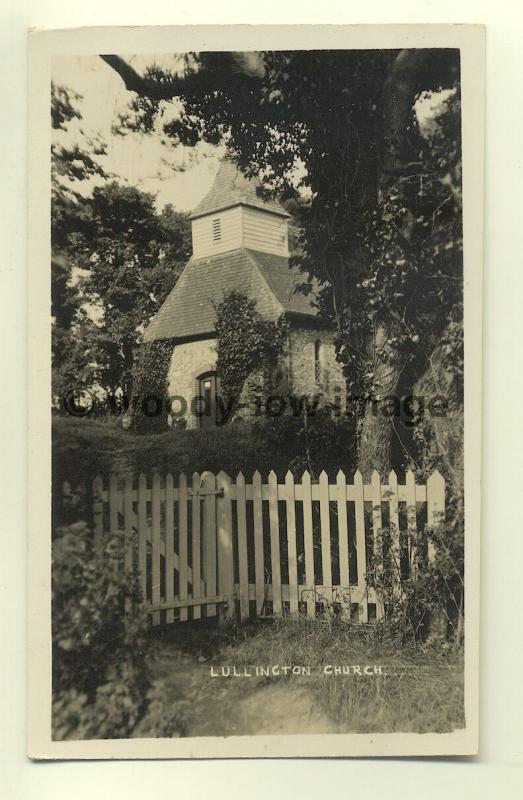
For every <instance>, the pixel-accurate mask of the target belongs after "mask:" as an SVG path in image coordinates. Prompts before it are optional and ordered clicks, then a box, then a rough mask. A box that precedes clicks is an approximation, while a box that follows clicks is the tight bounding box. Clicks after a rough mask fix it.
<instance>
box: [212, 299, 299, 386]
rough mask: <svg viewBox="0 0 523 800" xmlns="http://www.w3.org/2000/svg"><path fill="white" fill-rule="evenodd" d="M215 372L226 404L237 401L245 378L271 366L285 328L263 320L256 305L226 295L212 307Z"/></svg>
mask: <svg viewBox="0 0 523 800" xmlns="http://www.w3.org/2000/svg"><path fill="white" fill-rule="evenodd" d="M216 335H217V356H218V358H217V371H218V374H219V376H220V383H221V390H222V392H223V396H224V398H225V400H226V401H228V400H235V401H238V400H239V398H240V395H241V392H242V389H243V385H244V383H245V381H246V379H247V377H248V376H249V375H250V374H251V373H252V372H253V371H254V370H255V369H256V368H258V367H261V366H263V365H267V364H270V363H274V362H275V360H276V357H277V355H278V354H279V353H280V352H281V350H282V347H283V342H284V335H285V325H284V323H283V322H282V321H281V320H279V321H278V322H270V321H268V320H264V319H263V318H262V317H261V316H260V314H259V313H258V311H257V310H256V301H255V300H249V298H248V297H247V296H246V295H245V294H242V293H241V292H235V291H232V292H229V293H228V294H226V295H225V297H224V299H223V300H222V301H221V303H219V304H218V305H217V307H216Z"/></svg>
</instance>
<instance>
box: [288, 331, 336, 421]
mask: <svg viewBox="0 0 523 800" xmlns="http://www.w3.org/2000/svg"><path fill="white" fill-rule="evenodd" d="M333 339H334V333H333V331H332V330H311V329H310V328H293V329H291V331H290V333H289V352H288V356H287V357H288V362H289V363H288V370H289V383H290V385H291V387H292V392H293V394H295V395H298V396H300V395H306V396H308V397H314V396H317V395H319V396H321V398H322V402H336V403H339V404H341V405H342V406H343V405H344V403H343V398H344V396H345V388H344V387H345V378H344V376H343V372H342V368H341V365H340V364H339V363H338V361H337V360H336V351H335V348H334V341H333ZM316 342H319V343H320V348H319V380H318V381H317V380H316V374H315V357H314V354H315V344H316Z"/></svg>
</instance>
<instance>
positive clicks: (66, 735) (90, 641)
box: [52, 522, 176, 739]
mask: <svg viewBox="0 0 523 800" xmlns="http://www.w3.org/2000/svg"><path fill="white" fill-rule="evenodd" d="M121 553H122V542H121V540H120V538H119V537H112V538H110V539H109V540H107V542H106V543H104V545H103V547H102V548H100V550H98V549H96V548H95V547H94V545H93V538H92V535H91V532H90V530H89V529H88V527H87V526H86V525H85V523H83V522H78V523H76V524H74V525H70V526H68V527H64V528H60V529H58V530H57V531H56V536H55V538H54V541H53V566H52V644H53V737H54V738H55V739H84V738H127V737H129V736H130V735H131V734H132V732H133V730H134V728H135V727H136V725H137V724H138V723H139V722H140V720H142V719H143V718H144V716H146V715H147V714H149V712H150V708H149V705H150V702H149V699H150V696H151V692H152V690H153V686H152V680H151V676H150V672H149V667H148V657H149V644H148V638H147V633H146V623H147V621H146V616H145V613H144V611H143V610H142V607H141V596H140V590H139V586H138V581H137V576H136V574H134V573H128V572H125V571H124V569H123V564H122V559H121ZM153 694H154V692H153ZM148 695H149V696H148ZM153 710H154V709H153ZM156 713H157V715H158V722H159V724H158V725H157V726H156V727H155V724H154V719H152V720H150V722H149V727H150V729H152V730H155V732H154V733H153V734H151V735H156V736H170V735H172V734H173V733H175V732H176V727H175V721H174V719H173V718H172V716H170V715H165V714H164V713H163V711H162V715H160V714H159V713H158V710H157V711H156Z"/></svg>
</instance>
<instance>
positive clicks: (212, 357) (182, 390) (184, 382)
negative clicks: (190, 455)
mask: <svg viewBox="0 0 523 800" xmlns="http://www.w3.org/2000/svg"><path fill="white" fill-rule="evenodd" d="M215 369H216V339H202V340H200V341H197V342H186V343H185V344H177V345H176V346H175V348H174V351H173V354H172V358H171V364H170V367H169V372H168V374H167V387H168V393H169V396H170V397H171V398H173V397H180V398H183V399H184V400H185V405H186V409H185V413H184V414H183V415H182V414H178V413H177V412H178V411H179V410H181V408H182V405H183V404H182V401H181V400H180V401H178V400H177V401H175V402H173V411H174V412H176V413H175V415H174V418H178V419H179V418H180V417H181V416H183V417H184V418H185V419H186V421H187V427H188V428H196V427H198V418H197V417H196V416H195V415H194V414H193V413H192V412H191V403H192V402H193V401H194V398H195V397H197V396H198V394H199V387H198V380H197V379H198V377H199V376H200V375H202V374H203V373H205V372H212V371H213V370H215Z"/></svg>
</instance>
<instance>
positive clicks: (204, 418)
mask: <svg viewBox="0 0 523 800" xmlns="http://www.w3.org/2000/svg"><path fill="white" fill-rule="evenodd" d="M197 380H198V390H199V391H198V395H199V397H200V398H201V399H200V427H201V428H208V427H212V426H213V425H216V411H217V405H216V398H217V396H218V392H219V390H220V382H219V379H218V375H217V374H216V372H205V373H204V374H203V375H200V376H199V378H198V379H197Z"/></svg>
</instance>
